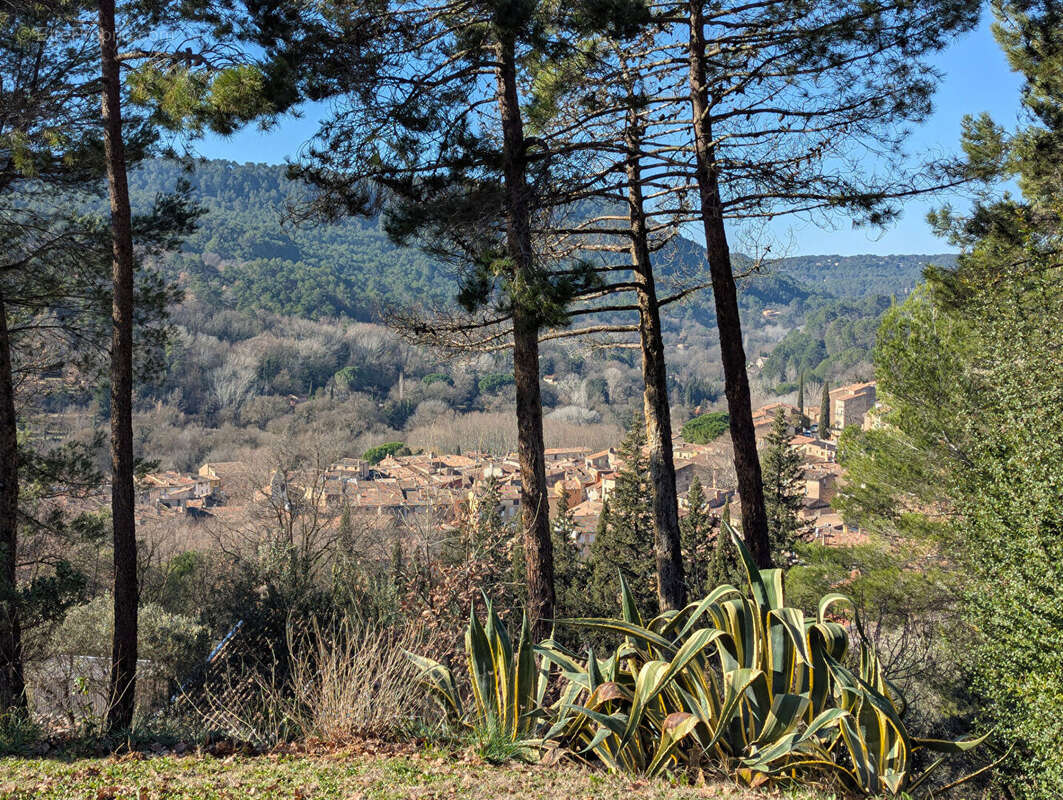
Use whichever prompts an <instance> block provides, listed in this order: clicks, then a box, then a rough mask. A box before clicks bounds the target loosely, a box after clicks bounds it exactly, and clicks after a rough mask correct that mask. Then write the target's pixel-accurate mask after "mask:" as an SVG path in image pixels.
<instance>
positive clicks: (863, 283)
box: [768, 253, 956, 297]
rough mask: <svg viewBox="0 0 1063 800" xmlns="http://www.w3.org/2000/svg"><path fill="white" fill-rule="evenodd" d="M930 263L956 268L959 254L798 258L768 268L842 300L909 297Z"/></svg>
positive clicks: (770, 263) (772, 264)
mask: <svg viewBox="0 0 1063 800" xmlns="http://www.w3.org/2000/svg"><path fill="white" fill-rule="evenodd" d="M928 264H934V265H936V266H939V267H953V266H955V264H956V254H955V253H934V254H928V255H889V256H877V255H855V256H838V255H815V256H796V257H793V258H783V259H778V260H776V261H771V262H768V268H769V269H772V270H778V271H779V272H782V273H785V274H787V275H792V276H794V277H796V278H797V279H798V280H800V281H802V282H803V283H807V284H808V285H810V286H812V287H815V288H816V289H818V290H823V289H826V290H827V291H829V292H830V293H831V294H835V295H838V296H839V297H872V296H874V295H880V294H882V295H890V294H907V293H908V292H910V291H911V290H912V289H914V288H915V286H916V285H917V284H918V283H919V281H920V280H921V279H922V275H923V270H924V269H925V268H926V266H927V265H928Z"/></svg>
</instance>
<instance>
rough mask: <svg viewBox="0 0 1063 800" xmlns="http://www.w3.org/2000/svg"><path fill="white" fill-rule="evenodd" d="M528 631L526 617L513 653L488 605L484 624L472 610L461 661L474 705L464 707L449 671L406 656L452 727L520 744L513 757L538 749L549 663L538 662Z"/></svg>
mask: <svg viewBox="0 0 1063 800" xmlns="http://www.w3.org/2000/svg"><path fill="white" fill-rule="evenodd" d="M529 631H530V628H529V626H528V617H527V614H525V615H524V618H523V622H522V624H521V629H520V637H519V638H518V639H517V648H516V650H514V649H513V642H512V640H511V639H510V637H509V634H508V633H507V631H506V628H505V626H504V625H503V624H502V622H501V620H500V619H499V618H498V615H497V614H496V613H495V610H494V606H493V604H492V603H491V602H490V601H487V613H486V616H485V621H484V623H483V624H481V623H480V621H479V620H478V619H477V618H476V614H475V611H473V612H472V613H470V615H469V626H468V628H467V629H466V631H465V660H466V666H467V668H468V671H469V683H470V684H471V686H472V704H471V706H470V707H468V708H466V704H465V703H464V702H463V701H462V698H461V694H460V692H459V689H458V683H457V681H456V680H455V679H454V674H453V673H452V672H451V670H450V669H449V668H448V667H446V666H444V665H443V664H440V663H439V662H438V661H434V660H432V659H430V658H425V657H424V656H418V655H415V654H413V653H409V654H408V655H409V657H410V658H411V659H412V660H413V662H414V664H415V665H416V666H417V667H418V668H419V669H420V670H421V672H420V680H421V682H422V683H423V684H424V686H425V687H426V688H427V689H428V690H429V691H430V692H431V693H432V694H433V695H435V697H436V698H437V699H438V700H439V701H440V703H441V704H442V705H443V708H444V709H445V712H446V714H447V716H448V717H449V718H450V719H451V720H452V721H453V722H455V723H457V724H459V725H464V726H467V727H469V728H472V729H474V730H478V731H490V732H491V734H492V735H493V736H498V737H501V738H502V739H503V740H505V741H507V742H511V743H514V744H517V745H519V747H518V748H517V749H516V750H515V751H514V752H517V753H530V752H532V751H534V750H536V749H537V748H538V747H539V746H540V745H541V744H542V742H541V740H537V739H534V738H533V737H532V735H531V734H532V732H533V731H534V730H535V729H536V726H537V725H538V723H539V721H540V720H541V718H542V717H543V715H544V712H543V708H542V702H543V696H544V694H545V693H546V686H547V680H548V678H549V663H548V662H546V661H543V660H539V661H538V662H537V660H536V658H535V653H534V649H533V647H532V642H531V635H530V633H529Z"/></svg>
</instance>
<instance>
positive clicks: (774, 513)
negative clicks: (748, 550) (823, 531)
mask: <svg viewBox="0 0 1063 800" xmlns="http://www.w3.org/2000/svg"><path fill="white" fill-rule="evenodd" d="M791 439H792V437H791V435H790V431H789V423H788V422H787V420H786V412H785V411H783V410H782V409H779V411H778V412H777V413H776V414H775V419H774V420H773V421H772V426H771V432H770V433H769V434H768V437H767V440H766V442H765V447H764V449H763V450H762V451H761V453H760V462H761V469H762V471H763V473H764V502H765V506H766V508H767V512H768V533H769V534H770V536H771V546H772V560H773V561H775V563H776V564H781V565H786V564H787V563H788V562H789V560H790V559H791V558H792V556H791V554H792V552H793V548H794V544H795V543H796V541H797V538H798V536H799V534H800V533H801V531H802V530H803V529H804V525H803V524H802V522H801V520H800V518H799V517H798V512H799V511H800V510H801V505H802V501H803V499H804V494H805V493H804V487H803V486H802V480H803V477H804V470H802V468H801V455H800V454H799V453H798V452H797V451H796V450H794V449H793V448H792V447H790V441H791Z"/></svg>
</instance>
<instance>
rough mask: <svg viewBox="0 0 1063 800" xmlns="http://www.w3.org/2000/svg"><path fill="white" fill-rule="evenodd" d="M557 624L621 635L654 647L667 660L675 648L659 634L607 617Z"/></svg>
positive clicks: (564, 621)
mask: <svg viewBox="0 0 1063 800" xmlns="http://www.w3.org/2000/svg"><path fill="white" fill-rule="evenodd" d="M558 622H560V623H562V624H566V625H578V626H580V627H583V628H594V629H596V630H602V631H613V632H614V633H622V634H623V635H624V636H626V637H628V638H630V639H633V640H637V641H641V642H643V643H645V644H647V645H649V646H651V647H655V648H657V649H658V650H660V651H661V652H662V654H664V655H667V656H668V657H669V658H671V657H672V656H674V655H675V652H676V648H675V646H674V645H673V644H672V643H671V642H670V641H668V640H667V639H665V638H664V637H663V636H661V635H660V634H659V633H654V632H653V631H651V630H647V629H646V628H643V627H642V626H641V625H637V624H633V623H630V622H627V621H625V620H620V619H609V618H607V617H578V618H574V619H561V620H558Z"/></svg>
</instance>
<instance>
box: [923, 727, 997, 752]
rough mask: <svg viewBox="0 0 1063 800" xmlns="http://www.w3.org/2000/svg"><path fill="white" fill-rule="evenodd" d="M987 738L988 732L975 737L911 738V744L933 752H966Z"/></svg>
mask: <svg viewBox="0 0 1063 800" xmlns="http://www.w3.org/2000/svg"><path fill="white" fill-rule="evenodd" d="M990 733H992V731H990ZM988 738H989V733H985V734H982V735H981V736H979V737H977V738H975V739H956V740H950V739H913V740H912V744H913V745H914V747H917V748H918V747H924V748H926V749H927V750H931V751H933V752H935V753H966V752H967V751H968V750H971V749H973V748H975V747H978V745H980V744H982V742H984V741H985V740H986V739H988Z"/></svg>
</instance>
